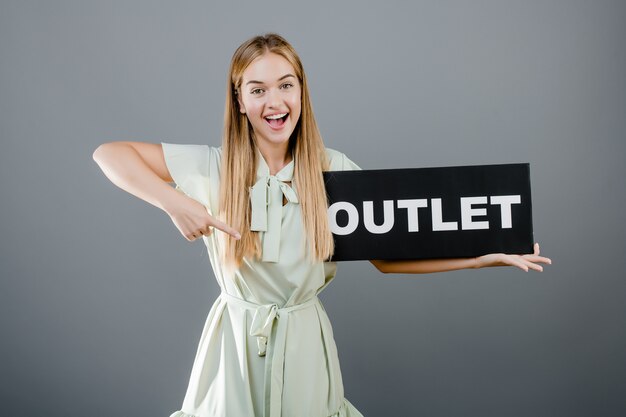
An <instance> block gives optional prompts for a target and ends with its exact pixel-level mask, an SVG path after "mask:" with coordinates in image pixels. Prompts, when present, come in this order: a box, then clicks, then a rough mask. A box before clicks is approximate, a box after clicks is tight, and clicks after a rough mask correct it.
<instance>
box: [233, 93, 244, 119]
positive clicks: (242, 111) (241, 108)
mask: <svg viewBox="0 0 626 417" xmlns="http://www.w3.org/2000/svg"><path fill="white" fill-rule="evenodd" d="M235 94H236V93H235ZM236 96H237V102H238V103H239V111H240V112H241V113H242V114H245V113H246V106H244V105H243V101H241V97H240V96H239V94H236Z"/></svg>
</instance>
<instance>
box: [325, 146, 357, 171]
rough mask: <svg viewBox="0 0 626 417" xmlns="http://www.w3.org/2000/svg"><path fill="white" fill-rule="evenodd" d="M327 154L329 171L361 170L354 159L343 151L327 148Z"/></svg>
mask: <svg viewBox="0 0 626 417" xmlns="http://www.w3.org/2000/svg"><path fill="white" fill-rule="evenodd" d="M326 155H328V160H329V169H328V170H329V171H356V170H359V171H360V170H361V167H360V166H358V165H357V164H356V163H355V162H354V161H353V160H351V159H350V158H348V157H347V156H346V154H344V153H343V152H339V151H336V150H334V149H330V148H326Z"/></svg>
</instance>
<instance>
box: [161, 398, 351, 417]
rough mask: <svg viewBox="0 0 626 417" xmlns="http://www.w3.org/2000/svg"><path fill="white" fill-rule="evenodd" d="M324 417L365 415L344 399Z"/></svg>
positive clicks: (180, 416) (182, 416) (180, 414)
mask: <svg viewBox="0 0 626 417" xmlns="http://www.w3.org/2000/svg"><path fill="white" fill-rule="evenodd" d="M170 417H204V416H200V415H197V414H189V413H185V412H184V411H182V410H178V411H175V412H174V413H173V414H172V415H170ZM324 417H363V414H361V413H360V412H359V411H358V410H357V409H356V408H355V407H354V406H353V405H352V404H351V403H350V401H348V400H347V399H345V398H344V399H343V402H342V403H341V406H340V407H339V410H338V411H337V412H336V413H334V414H331V415H329V416H324Z"/></svg>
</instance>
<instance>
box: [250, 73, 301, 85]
mask: <svg viewBox="0 0 626 417" xmlns="http://www.w3.org/2000/svg"><path fill="white" fill-rule="evenodd" d="M287 77H293V78H296V77H295V76H293V75H291V74H285V75H283V76H282V77H280V78H279V79H278V80H277V81H280V80H284V79H285V78H287ZM248 84H263V81H256V80H250V81H248V82H247V83H246V85H248Z"/></svg>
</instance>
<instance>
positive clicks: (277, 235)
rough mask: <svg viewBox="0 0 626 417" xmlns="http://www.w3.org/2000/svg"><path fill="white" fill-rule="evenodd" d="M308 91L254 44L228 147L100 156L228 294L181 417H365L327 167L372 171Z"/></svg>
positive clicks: (399, 266)
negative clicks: (351, 388)
mask: <svg viewBox="0 0 626 417" xmlns="http://www.w3.org/2000/svg"><path fill="white" fill-rule="evenodd" d="M309 97H310V96H309V92H308V86H307V78H306V75H305V73H304V69H303V67H302V63H301V62H300V59H299V57H298V55H297V54H296V52H295V50H294V49H293V48H292V46H291V45H290V44H289V43H287V41H286V40H285V39H283V38H282V37H281V36H279V35H276V34H267V35H264V36H256V37H254V38H252V39H249V40H248V41H246V42H244V43H243V44H242V45H241V46H240V47H239V48H238V49H237V50H236V51H235V53H234V55H233V58H232V61H231V65H230V69H229V82H228V89H227V95H226V106H225V107H226V114H225V117H224V134H223V138H222V146H221V147H212V146H208V145H193V144H186V145H184V144H173V143H164V142H161V144H160V145H158V144H145V143H136V142H135V143H132V142H123V143H115V142H113V143H107V144H103V145H101V146H100V147H99V148H98V149H97V150H96V152H94V159H95V160H96V161H97V162H98V164H99V165H100V166H101V167H102V169H103V171H104V172H105V174H106V175H107V176H108V177H109V178H110V179H111V181H113V182H114V183H115V184H116V185H118V186H119V187H121V188H123V189H124V190H125V191H128V192H129V193H132V194H134V195H136V196H137V197H139V198H142V199H143V200H145V201H147V202H149V203H151V204H154V205H155V206H157V207H159V208H161V209H163V211H165V212H166V213H167V214H168V215H169V216H170V218H171V220H172V222H173V223H174V224H175V225H176V227H177V228H178V229H179V231H180V232H181V234H182V235H183V236H184V237H185V238H186V239H187V240H189V241H193V240H195V239H198V238H200V237H202V240H203V242H204V244H205V245H206V248H207V251H208V254H209V258H210V260H211V266H212V268H213V271H214V273H215V277H216V279H217V282H218V285H219V287H220V290H221V293H220V296H219V297H218V298H217V300H215V302H214V304H213V306H212V307H211V310H210V311H209V315H208V318H207V320H206V323H205V327H204V330H203V332H202V335H201V338H200V343H199V346H198V349H197V352H196V356H195V359H194V363H193V367H192V371H191V376H190V379H189V385H188V388H187V392H186V395H185V398H184V401H183V404H182V407H181V409H180V410H178V411H176V412H175V413H173V414H172V416H171V417H251V416H264V417H281V416H298V417H305V416H306V417H363V416H362V414H361V413H360V412H359V411H358V410H357V409H356V408H355V407H354V406H353V405H352V404H351V403H350V402H349V401H348V400H347V399H346V398H344V389H343V382H342V377H341V369H340V365H339V359H338V354H337V348H336V345H335V340H334V337H333V330H332V327H331V324H330V321H329V318H328V316H327V315H326V311H325V309H324V307H323V306H322V303H321V301H320V299H319V298H318V294H319V293H320V292H321V291H323V290H324V289H325V288H326V287H327V286H328V285H329V284H330V282H331V281H332V280H333V279H334V277H335V272H336V264H335V263H333V262H327V260H328V259H329V258H330V256H331V255H332V253H333V250H334V243H333V237H332V234H331V230H330V226H329V221H328V212H327V210H328V206H327V203H328V201H327V198H326V189H325V187H324V182H323V175H322V173H323V171H327V170H331V171H343V170H358V169H360V167H359V166H358V165H357V164H356V163H354V162H352V161H351V160H350V159H349V158H348V157H347V156H346V155H344V154H343V153H341V152H338V151H335V150H332V149H329V148H326V147H325V146H324V143H323V141H322V138H321V135H320V133H319V129H318V127H317V123H316V122H315V118H314V116H313V110H312V106H311V102H310V98H309ZM170 179H171V180H173V182H175V184H176V190H174V189H173V188H172V187H170V186H169V185H167V184H166V183H165V181H169V180H170ZM214 229H218V230H219V231H220V233H213V231H214ZM222 232H223V233H222ZM538 255H539V254H538V248H537V250H536V253H535V254H533V255H524V256H517V257H515V256H510V255H503V254H492V255H488V256H484V257H480V258H476V259H445V260H435V261H432V260H423V261H407V262H391V261H377V260H372V261H371V262H372V263H373V264H374V265H375V266H376V267H377V268H379V270H381V271H384V272H413V273H418V272H420V273H421V272H437V271H444V270H452V269H461V268H469V267H482V266H494V265H501V264H507V265H516V266H518V267H520V268H522V269H523V268H526V269H528V268H529V267H530V268H535V269H536V268H537V267H538V268H540V267H539V266H538V265H536V264H535V263H534V262H546V260H547V258H541V257H539V256H538ZM547 261H549V260H547Z"/></svg>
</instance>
